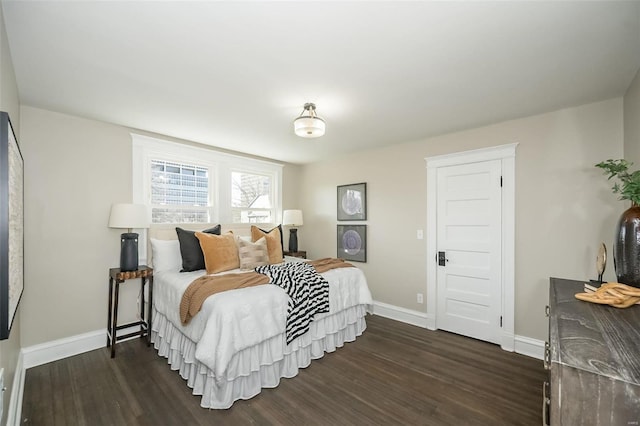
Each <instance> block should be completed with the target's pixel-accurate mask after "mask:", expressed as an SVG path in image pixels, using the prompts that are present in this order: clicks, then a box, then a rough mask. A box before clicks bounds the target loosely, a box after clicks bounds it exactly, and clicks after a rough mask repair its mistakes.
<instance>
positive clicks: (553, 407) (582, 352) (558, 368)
mask: <svg viewBox="0 0 640 426" xmlns="http://www.w3.org/2000/svg"><path fill="white" fill-rule="evenodd" d="M583 287H584V282H582V281H573V280H566V279H559V278H551V279H550V287H549V306H548V308H547V311H548V312H547V313H548V315H549V342H548V344H547V348H546V350H545V368H547V369H548V371H549V379H548V383H545V390H544V394H545V402H544V407H545V410H543V411H544V412H545V413H544V414H545V415H546V417H547V419H543V422H544V421H549V422H550V424H551V425H552V426H558V425H566V426H577V425H590V426H591V425H622V426H629V425H640V305H635V306H632V307H630V308H627V309H617V308H613V307H610V306H606V305H596V304H593V303H588V302H582V301H580V300H577V299H576V298H575V297H574V295H575V294H576V293H580V292H582V291H583Z"/></svg>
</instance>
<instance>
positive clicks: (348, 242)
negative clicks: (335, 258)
mask: <svg viewBox="0 0 640 426" xmlns="http://www.w3.org/2000/svg"><path fill="white" fill-rule="evenodd" d="M342 247H344V251H345V252H346V253H348V254H351V255H354V254H357V253H358V252H360V250H361V249H362V239H361V238H360V234H358V233H357V232H356V231H354V230H349V231H347V232H345V233H344V235H342Z"/></svg>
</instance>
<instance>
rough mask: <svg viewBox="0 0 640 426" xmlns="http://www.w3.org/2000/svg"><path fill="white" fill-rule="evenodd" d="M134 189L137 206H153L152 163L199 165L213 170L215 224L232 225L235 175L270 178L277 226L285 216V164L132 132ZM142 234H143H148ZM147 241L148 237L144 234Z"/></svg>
mask: <svg viewBox="0 0 640 426" xmlns="http://www.w3.org/2000/svg"><path fill="white" fill-rule="evenodd" d="M131 142H132V162H133V164H132V166H133V168H132V188H133V202H134V203H135V204H145V205H148V206H149V205H151V160H152V159H159V160H167V161H175V162H177V163H187V164H196V165H199V166H204V167H207V168H209V172H210V174H211V184H210V185H209V197H210V202H211V204H212V207H211V222H212V223H221V224H231V220H232V217H233V216H232V208H231V172H232V171H239V170H241V171H243V172H246V173H255V174H262V175H267V176H270V177H271V178H272V182H273V189H272V191H273V192H272V195H273V200H272V201H273V207H272V210H273V216H272V217H273V223H280V222H281V217H280V216H281V215H282V168H283V165H282V164H278V163H272V162H270V161H265V160H258V159H254V158H249V157H243V156H240V155H235V154H228V153H224V152H220V151H217V150H215V149H214V148H201V147H197V146H192V145H187V144H183V143H178V142H170V141H167V140H162V139H158V138H154V137H151V136H146V135H140V134H137V133H131ZM139 231H141V234H146V232H144V231H142V230H139ZM144 237H145V238H144V240H146V235H144ZM140 258H141V259H146V244H142V245H141V247H140Z"/></svg>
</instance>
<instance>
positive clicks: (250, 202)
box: [231, 171, 274, 223]
mask: <svg viewBox="0 0 640 426" xmlns="http://www.w3.org/2000/svg"><path fill="white" fill-rule="evenodd" d="M272 192H273V191H272V183H271V178H270V177H269V176H265V175H259V174H254V173H249V172H239V171H234V172H231V209H232V214H233V222H234V223H271V222H273V221H274V216H273V212H272V210H273V202H272V200H273V193H272Z"/></svg>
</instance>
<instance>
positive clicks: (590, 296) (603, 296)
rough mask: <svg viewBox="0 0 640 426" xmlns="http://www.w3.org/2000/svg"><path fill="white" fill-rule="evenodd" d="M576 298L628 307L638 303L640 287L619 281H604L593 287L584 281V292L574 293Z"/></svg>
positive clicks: (615, 306)
mask: <svg viewBox="0 0 640 426" xmlns="http://www.w3.org/2000/svg"><path fill="white" fill-rule="evenodd" d="M576 299H578V300H582V301H584V302H591V303H597V304H600V305H609V306H613V307H614V308H628V307H630V306H633V305H635V304H637V303H640V289H638V288H637V287H632V286H630V285H625V284H620V283H604V284H602V285H601V286H600V287H599V288H595V287H593V286H590V285H588V284H586V283H585V286H584V292H583V293H576Z"/></svg>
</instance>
